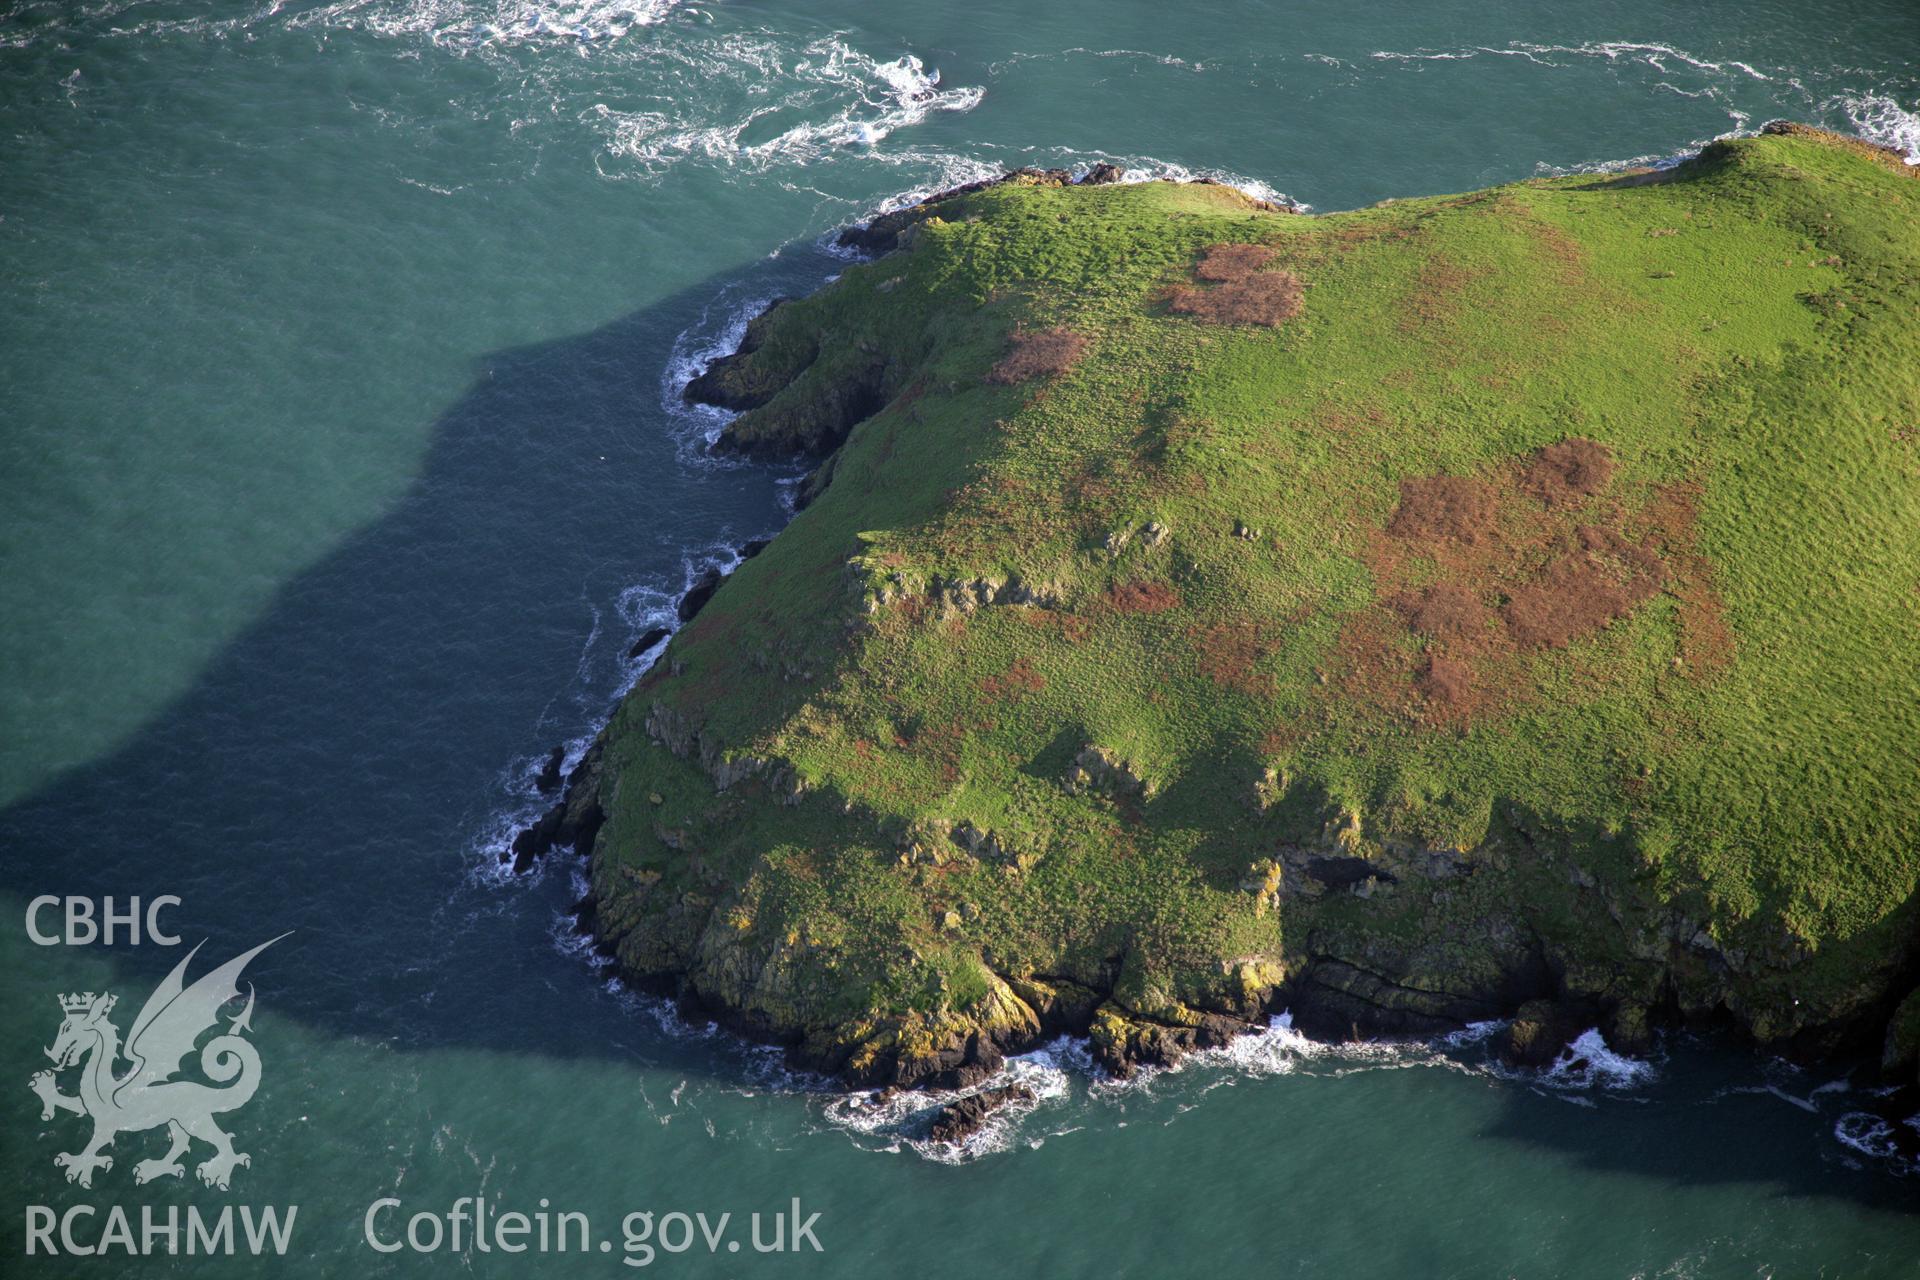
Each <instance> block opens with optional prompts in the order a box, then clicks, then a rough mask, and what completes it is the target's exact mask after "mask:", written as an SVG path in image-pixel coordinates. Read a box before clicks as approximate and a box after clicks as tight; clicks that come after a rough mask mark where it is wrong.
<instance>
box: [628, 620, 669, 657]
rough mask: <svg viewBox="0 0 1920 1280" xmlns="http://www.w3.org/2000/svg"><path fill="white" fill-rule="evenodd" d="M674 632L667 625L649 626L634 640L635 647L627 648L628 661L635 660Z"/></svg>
mask: <svg viewBox="0 0 1920 1280" xmlns="http://www.w3.org/2000/svg"><path fill="white" fill-rule="evenodd" d="M672 634H673V632H672V631H671V630H669V629H668V628H666V627H650V628H648V629H647V630H646V631H645V632H643V633H641V636H640V638H639V639H638V640H635V641H634V642H633V647H632V648H631V649H629V650H627V661H629V662H631V661H633V660H634V659H635V658H638V657H639V656H640V655H641V654H643V653H645V652H646V651H647V650H649V649H651V648H653V646H655V645H657V644H659V643H660V642H661V641H662V640H665V639H666V638H667V637H668V636H670V635H672Z"/></svg>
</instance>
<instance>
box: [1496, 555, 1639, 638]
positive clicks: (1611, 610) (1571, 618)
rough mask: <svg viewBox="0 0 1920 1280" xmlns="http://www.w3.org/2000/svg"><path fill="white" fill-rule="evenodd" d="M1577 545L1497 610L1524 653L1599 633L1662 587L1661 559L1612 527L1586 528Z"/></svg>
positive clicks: (1517, 587)
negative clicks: (1594, 632)
mask: <svg viewBox="0 0 1920 1280" xmlns="http://www.w3.org/2000/svg"><path fill="white" fill-rule="evenodd" d="M1576 536H1577V538H1578V545H1577V546H1576V547H1575V548H1574V549H1572V550H1570V551H1568V552H1567V553H1566V554H1564V555H1562V556H1560V557H1559V558H1558V559H1556V560H1554V561H1553V562H1552V563H1550V564H1548V565H1547V567H1546V568H1545V569H1543V570H1541V571H1540V572H1539V573H1538V574H1536V575H1535V576H1534V577H1533V578H1532V579H1530V580H1529V581H1527V582H1524V583H1522V584H1520V585H1519V586H1516V587H1515V588H1514V589H1513V591H1512V592H1511V594H1509V596H1508V597H1507V603H1506V605H1505V607H1503V608H1502V609H1501V610H1500V616H1501V619H1502V620H1503V621H1504V622H1505V623H1506V624H1507V631H1508V633H1509V635H1510V636H1511V637H1512V640H1513V643H1514V644H1515V645H1517V646H1519V647H1520V648H1522V649H1540V648H1547V649H1559V648H1563V647H1564V646H1566V645H1567V644H1568V643H1569V642H1570V641H1572V640H1574V639H1577V638H1578V637H1580V636H1583V635H1586V634H1587V633H1589V632H1592V631H1598V630H1600V629H1601V628H1602V627H1604V626H1606V625H1607V624H1608V623H1611V622H1613V621H1615V620H1617V619H1619V618H1624V617H1625V616H1626V615H1627V614H1629V613H1631V612H1632V611H1633V609H1634V608H1635V607H1636V606H1637V605H1639V604H1641V603H1643V602H1645V601H1646V600H1647V599H1649V598H1650V597H1651V596H1652V595H1653V594H1654V593H1655V592H1656V591H1658V590H1659V589H1660V582H1661V578H1662V576H1663V575H1662V573H1661V568H1660V561H1659V557H1658V556H1656V555H1654V554H1653V553H1652V552H1650V551H1648V550H1647V549H1646V548H1644V547H1641V546H1638V545H1636V544H1634V543H1631V542H1628V541H1627V540H1626V539H1625V538H1623V537H1621V536H1620V535H1619V534H1618V533H1615V532H1614V531H1613V530H1611V529H1599V528H1594V527H1592V526H1588V527H1585V528H1582V529H1580V530H1579V532H1578V534H1577V535H1576Z"/></svg>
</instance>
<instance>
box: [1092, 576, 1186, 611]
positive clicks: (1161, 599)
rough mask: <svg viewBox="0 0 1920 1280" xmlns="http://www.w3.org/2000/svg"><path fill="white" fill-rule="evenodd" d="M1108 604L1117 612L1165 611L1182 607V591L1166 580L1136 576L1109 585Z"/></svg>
mask: <svg viewBox="0 0 1920 1280" xmlns="http://www.w3.org/2000/svg"><path fill="white" fill-rule="evenodd" d="M1107 604H1108V606H1109V607H1111V608H1112V609H1113V610H1114V612H1116V613H1165V612H1166V611H1167V610H1169V609H1177V608H1179V607H1180V593H1179V592H1178V591H1176V590H1174V589H1173V588H1172V587H1171V586H1169V585H1168V584H1166V583H1164V582H1150V581H1147V580H1145V579H1140V578H1136V579H1134V580H1133V581H1131V582H1116V583H1115V584H1114V585H1112V586H1111V587H1108V588H1107Z"/></svg>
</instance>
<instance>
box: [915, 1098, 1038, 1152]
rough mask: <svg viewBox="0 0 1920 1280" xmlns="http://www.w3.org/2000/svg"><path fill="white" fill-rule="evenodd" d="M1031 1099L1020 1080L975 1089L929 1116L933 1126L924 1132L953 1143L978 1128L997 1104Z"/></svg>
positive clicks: (964, 1139)
mask: <svg viewBox="0 0 1920 1280" xmlns="http://www.w3.org/2000/svg"><path fill="white" fill-rule="evenodd" d="M1032 1101H1034V1093H1033V1090H1031V1089H1029V1088H1027V1086H1025V1085H1023V1084H1010V1085H1007V1086H1005V1087H1004V1088H1000V1089H983V1090H981V1091H980V1092H979V1093H972V1094H968V1095H967V1096H966V1097H964V1098H956V1099H954V1100H953V1101H952V1102H949V1103H948V1104H947V1105H946V1106H944V1107H942V1108H940V1111H939V1113H938V1114H937V1115H935V1116H934V1118H933V1130H932V1132H931V1133H930V1134H929V1135H928V1136H929V1137H931V1138H932V1139H933V1140H934V1141H935V1142H944V1143H947V1144H948V1145H953V1146H957V1145H958V1144H960V1143H962V1142H965V1141H966V1140H967V1139H968V1138H971V1137H972V1136H973V1135H974V1134H976V1133H978V1132H980V1129H981V1126H983V1125H985V1124H986V1122H987V1117H988V1116H990V1115H992V1114H993V1113H994V1112H996V1111H998V1110H999V1109H1000V1108H1002V1107H1004V1106H1007V1105H1009V1104H1010V1103H1016V1102H1032Z"/></svg>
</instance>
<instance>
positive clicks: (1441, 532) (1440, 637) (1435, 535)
mask: <svg viewBox="0 0 1920 1280" xmlns="http://www.w3.org/2000/svg"><path fill="white" fill-rule="evenodd" d="M1613 470H1614V462H1613V457H1612V455H1611V454H1610V453H1609V452H1608V451H1607V450H1606V449H1605V448H1604V447H1603V446H1601V445H1599V444H1597V443H1595V442H1593V441H1587V440H1567V441H1562V442H1560V443H1559V444H1557V445H1553V446H1550V447H1548V448H1546V449H1542V450H1540V451H1539V452H1538V453H1536V454H1533V455H1531V456H1530V457H1529V458H1526V459H1523V460H1518V461H1516V462H1515V463H1513V464H1511V465H1509V466H1505V467H1498V468H1490V469H1488V470H1487V471H1485V472H1482V473H1481V474H1479V475H1475V476H1455V475H1434V476H1426V477H1421V478H1417V479H1413V480H1408V481H1406V482H1405V483H1404V484H1403V485H1402V487H1401V500H1400V504H1399V506H1398V508H1397V509H1396V510H1395V511H1394V513H1393V515H1392V516H1391V517H1390V518H1389V519H1388V521H1387V524H1386V527H1385V528H1384V529H1378V528H1376V529H1375V530H1373V531H1372V532H1371V534H1370V535H1368V537H1367V538H1366V539H1365V541H1364V544H1363V550H1362V552H1361V555H1362V558H1363V559H1364V560H1365V562H1366V565H1367V568H1368V570H1369V571H1370V572H1371V573H1372V575H1373V579H1374V582H1375V583H1376V586H1377V590H1378V596H1377V599H1378V600H1379V602H1380V603H1379V604H1378V605H1375V606H1371V607H1368V608H1365V609H1362V610H1359V611H1358V612H1356V613H1354V614H1353V615H1351V616H1350V617H1349V618H1348V619H1347V620H1346V622H1345V623H1343V626H1342V630H1341V636H1340V640H1339V643H1338V645H1337V648H1336V658H1337V662H1336V664H1335V668H1334V670H1335V673H1336V674H1337V675H1338V681H1337V686H1338V690H1339V693H1340V694H1341V696H1342V697H1343V698H1345V699H1348V700H1350V701H1353V702H1358V703H1360V704H1362V705H1370V706H1373V707H1375V708H1376V709H1378V710H1382V711H1385V712H1388V713H1390V714H1396V715H1397V714H1402V713H1404V712H1407V711H1412V712H1413V713H1414V714H1415V715H1417V716H1419V717H1420V718H1423V719H1425V720H1427V721H1428V722H1430V723H1434V724H1450V725H1465V724H1467V723H1470V722H1472V721H1473V720H1476V719H1478V718H1482V717H1484V716H1486V715H1490V714H1498V713H1502V712H1505V711H1508V710H1511V709H1513V708H1515V707H1517V706H1520V705H1523V704H1525V702H1526V701H1527V700H1528V699H1529V698H1530V697H1531V696H1532V694H1531V681H1532V679H1533V675H1532V672H1533V662H1532V660H1531V658H1530V656H1529V655H1532V654H1536V653H1538V652H1540V651H1542V650H1551V649H1559V648H1563V647H1565V646H1567V645H1569V644H1572V643H1573V642H1575V641H1576V640H1579V639H1581V638H1582V637H1586V636H1592V635H1594V634H1596V633H1599V632H1601V631H1603V630H1604V629H1605V628H1607V627H1608V626H1610V625H1612V624H1613V623H1615V622H1617V621H1619V620H1620V619H1622V618H1625V617H1627V616H1628V615H1630V614H1632V613H1633V612H1634V611H1635V610H1636V609H1638V608H1639V607H1640V606H1641V605H1643V604H1645V603H1646V602H1647V601H1648V600H1650V599H1652V598H1653V597H1654V596H1656V595H1658V594H1660V593H1661V592H1662V591H1663V590H1664V591H1666V592H1668V593H1669V594H1671V595H1672V596H1673V597H1674V599H1675V600H1676V602H1677V603H1678V606H1679V609H1678V615H1679V622H1680V631H1681V636H1680V643H1681V662H1680V663H1679V664H1678V665H1681V666H1684V667H1686V668H1688V669H1689V671H1690V672H1691V673H1694V674H1701V673H1704V672H1707V671H1711V670H1713V669H1716V668H1717V667H1718V666H1720V665H1723V664H1724V663H1725V662H1726V661H1727V659H1728V657H1729V656H1730V655H1731V652H1732V646H1733V638H1732V635H1731V633H1730V632H1729V631H1728V630H1727V628H1726V625H1725V623H1724V622H1723V621H1722V619H1721V616H1720V606H1719V599H1718V597H1717V595H1716V594H1715V593H1714V591H1713V587H1712V581H1711V578H1712V575H1711V572H1710V569H1711V566H1710V565H1709V564H1708V563H1707V562H1706V560H1705V559H1704V558H1703V557H1702V556H1700V555H1699V554H1698V553H1697V552H1696V551H1695V549H1694V544H1693V524H1694V508H1693V497H1694V492H1695V491H1694V490H1693V489H1692V488H1691V487H1690V486H1674V487H1672V488H1669V489H1665V490H1661V491H1659V492H1658V493H1656V495H1655V496H1654V498H1653V500H1652V501H1650V502H1649V503H1647V504H1646V505H1645V506H1644V507H1642V508H1641V509H1639V510H1637V511H1635V510H1631V509H1629V508H1627V507H1625V506H1623V505H1622V504H1621V503H1620V502H1619V501H1618V500H1616V499H1613V498H1611V497H1602V496H1600V495H1602V494H1603V493H1604V491H1605V490H1606V489H1607V488H1608V485H1609V483H1610V482H1611V480H1612V477H1613ZM1496 604H1497V606H1498V607H1497V608H1496V607H1492V606H1494V605H1496ZM1608 669H1609V667H1608V664H1607V663H1605V662H1603V663H1602V664H1601V665H1600V666H1598V667H1595V668H1594V671H1595V672H1596V673H1600V674H1597V675H1596V677H1595V678H1596V679H1597V680H1602V681H1604V680H1605V679H1609V678H1612V677H1609V676H1606V675H1605V674H1604V673H1605V672H1606V671H1607V670H1608ZM1593 687H1595V688H1598V687H1600V685H1597V684H1596V685H1594V686H1593Z"/></svg>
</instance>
